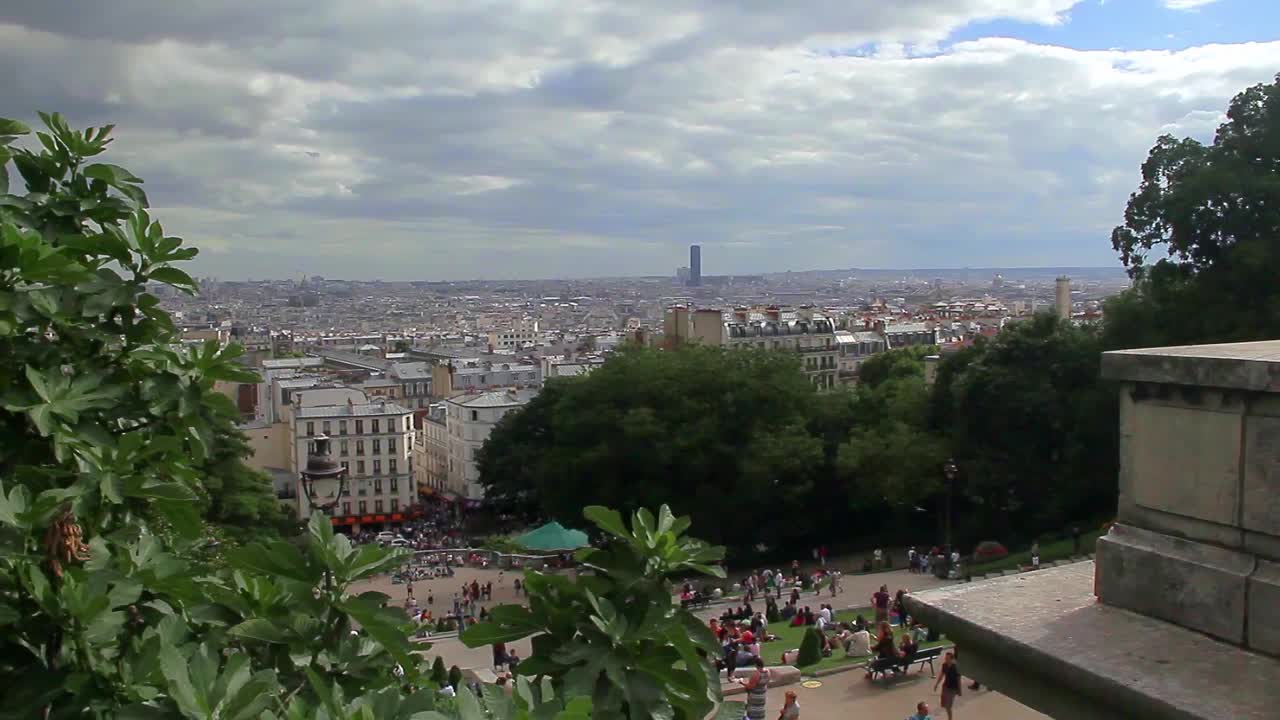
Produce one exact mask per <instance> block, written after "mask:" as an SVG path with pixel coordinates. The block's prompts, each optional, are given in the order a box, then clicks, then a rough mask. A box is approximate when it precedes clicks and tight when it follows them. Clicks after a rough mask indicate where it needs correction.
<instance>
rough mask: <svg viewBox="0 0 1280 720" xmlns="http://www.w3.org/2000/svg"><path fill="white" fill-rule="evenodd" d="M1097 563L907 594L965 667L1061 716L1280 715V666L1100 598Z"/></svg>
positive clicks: (1089, 719)
mask: <svg viewBox="0 0 1280 720" xmlns="http://www.w3.org/2000/svg"><path fill="white" fill-rule="evenodd" d="M1093 575H1094V563H1091V562H1082V563H1075V564H1072V565H1067V566H1064V567H1060V568H1050V569H1047V570H1041V571H1039V572H1034V573H1025V574H1022V575H1018V576H1015V577H1009V578H1000V579H995V580H990V581H988V582H983V583H969V584H965V585H958V586H952V587H947V588H941V589H936V590H927V591H924V592H921V593H917V594H914V595H908V596H907V599H906V602H907V608H908V610H910V611H911V612H912V614H915V615H918V616H920V617H921V618H923V619H924V620H925V622H926V623H928V624H930V625H937V627H938V629H940V630H941V631H942V632H943V633H945V634H946V635H947V636H948V637H950V638H951V639H952V640H954V641H955V643H956V645H957V646H958V647H959V648H960V649H961V651H962V652H961V653H960V665H961V669H962V671H963V672H964V673H965V674H966V675H969V676H971V677H974V678H976V679H978V680H979V681H981V682H982V683H983V684H985V685H989V686H991V687H992V688H993V689H995V690H997V691H999V692H1001V693H1004V694H1006V695H1009V696H1010V697H1012V698H1014V699H1015V700H1017V701H1019V702H1021V703H1023V704H1026V705H1028V706H1030V707H1033V708H1036V709H1037V710H1039V711H1041V712H1044V713H1046V714H1048V715H1050V716H1051V717H1054V718H1057V720H1112V719H1113V718H1114V719H1117V720H1118V719H1122V718H1123V719H1125V720H1147V719H1151V720H1155V719H1157V718H1161V719H1163V718H1178V719H1179V720H1221V719H1222V718H1232V720H1274V718H1275V717H1276V708H1277V707H1280V661H1278V660H1276V659H1273V658H1269V657H1266V656H1264V655H1259V654H1256V653H1251V652H1249V651H1247V650H1242V649H1240V648H1238V647H1234V646H1232V645H1229V644H1227V643H1223V642H1219V641H1216V640H1213V639H1211V638H1209V637H1206V636H1205V635H1201V634H1200V633H1197V632H1194V631H1192V630H1187V629H1185V628H1180V627H1178V626H1176V625H1173V624H1172V623H1166V622H1163V621H1160V620H1156V619H1154V618H1148V617H1145V616H1143V615H1139V614H1137V613H1133V612H1129V611H1127V610H1122V609H1120V608H1115V607H1111V606H1108V605H1104V604H1101V603H1099V602H1097V600H1096V598H1095V597H1094V595H1093Z"/></svg>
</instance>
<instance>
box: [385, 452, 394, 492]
mask: <svg viewBox="0 0 1280 720" xmlns="http://www.w3.org/2000/svg"><path fill="white" fill-rule="evenodd" d="M387 472H389V473H391V474H392V475H395V474H396V459H395V458H391V460H389V461H388V462H387ZM391 482H393V483H394V482H395V480H392V481H391ZM391 489H392V490H394V489H395V488H394V487H393V488H391Z"/></svg>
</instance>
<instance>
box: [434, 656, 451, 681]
mask: <svg viewBox="0 0 1280 720" xmlns="http://www.w3.org/2000/svg"><path fill="white" fill-rule="evenodd" d="M447 682H449V671H448V670H446V669H445V667H444V658H442V657H440V656H439V655H437V656H436V659H435V662H433V663H431V684H432V685H434V686H436V687H438V688H442V687H444V684H445V683H447Z"/></svg>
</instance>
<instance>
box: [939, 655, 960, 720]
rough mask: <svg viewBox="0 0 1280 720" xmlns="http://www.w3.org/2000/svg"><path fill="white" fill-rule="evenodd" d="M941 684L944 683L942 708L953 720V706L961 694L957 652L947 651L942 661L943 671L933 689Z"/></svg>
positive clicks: (950, 719) (948, 718) (948, 719)
mask: <svg viewBox="0 0 1280 720" xmlns="http://www.w3.org/2000/svg"><path fill="white" fill-rule="evenodd" d="M939 684H941V685H942V697H941V700H940V703H941V705H942V709H943V710H946V711H947V720H952V716H951V706H952V705H953V704H955V701H956V697H957V696H958V695H959V694H960V665H959V663H957V662H956V656H955V653H947V655H946V659H945V660H943V662H942V672H941V673H939V674H938V679H937V680H935V681H934V683H933V689H934V690H937V689H938V685H939Z"/></svg>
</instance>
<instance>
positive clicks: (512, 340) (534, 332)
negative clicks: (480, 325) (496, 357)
mask: <svg viewBox="0 0 1280 720" xmlns="http://www.w3.org/2000/svg"><path fill="white" fill-rule="evenodd" d="M537 343H538V321H537V320H533V319H530V318H522V319H520V320H517V321H516V322H513V323H511V325H510V327H505V328H500V329H497V330H494V331H493V332H491V333H489V351H490V352H493V351H495V350H520V349H523V348H525V347H527V346H529V345H536V344H537Z"/></svg>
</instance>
